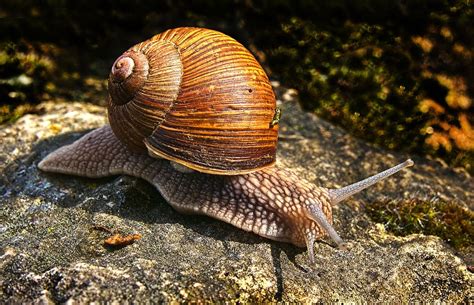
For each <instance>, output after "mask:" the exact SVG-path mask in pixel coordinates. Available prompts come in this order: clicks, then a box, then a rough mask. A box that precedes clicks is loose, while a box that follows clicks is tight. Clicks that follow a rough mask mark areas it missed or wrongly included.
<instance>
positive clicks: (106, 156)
mask: <svg viewBox="0 0 474 305" xmlns="http://www.w3.org/2000/svg"><path fill="white" fill-rule="evenodd" d="M214 45H217V47H216V48H217V51H216V49H215V48H213V46H214ZM154 47H159V48H164V51H159V50H161V49H159V50H158V51H156V50H155V51H153V52H152V49H153V48H154ZM157 52H158V54H159V55H161V56H156V53H157ZM187 52H188V53H189V54H188V55H186V54H187ZM195 54H198V55H199V56H201V57H199V56H198V55H195ZM167 56H168V57H171V58H173V60H174V59H176V58H177V59H180V60H182V62H180V63H176V62H172V63H171V64H170V66H166V63H162V62H161V63H159V64H156V62H155V61H153V59H154V58H156V57H167ZM186 56H191V58H194V59H193V60H188V61H186ZM144 58H145V59H147V58H148V59H149V61H146V62H145V63H143V62H136V60H143V59H144ZM150 58H151V59H150ZM183 58H184V59H183ZM196 58H197V59H196ZM241 58H243V59H241ZM167 60H168V59H167ZM199 60H201V61H204V63H202V64H200V63H199ZM164 64H165V66H163V65H164ZM206 65H208V66H209V65H210V66H209V67H207V66H206ZM203 67H204V68H203ZM147 69H148V70H147ZM153 69H159V71H164V72H163V73H158V72H156V71H155V70H153ZM195 69H198V70H199V69H203V71H204V72H199V71H198V72H195ZM136 73H138V76H137V77H136V76H135V74H136ZM189 73H191V77H188V75H187V74H189ZM156 75H158V76H156ZM163 75H164V76H167V77H169V76H170V75H171V80H170V81H168V80H166V81H165V80H163V77H164V76H163ZM153 77H157V78H158V80H153ZM196 78H199V79H198V80H196ZM150 79H152V80H150ZM223 79H224V80H223ZM137 84H138V85H139V86H141V87H139V88H138V89H137V88H134V87H133V86H136V85H137ZM175 84H178V85H179V86H181V88H180V89H179V90H177V89H175V88H174V87H173V86H174V85H175ZM203 84H204V85H203ZM156 86H163V87H164V89H159V87H156ZM130 88H132V89H133V90H132V91H133V92H131V93H130V92H128V91H126V90H129V89H130ZM154 88H155V89H154ZM240 89H242V90H240ZM243 91H245V92H244V93H243ZM109 92H110V96H111V101H110V102H109V121H110V124H111V125H110V126H109V125H106V126H104V127H101V128H99V129H96V130H94V131H92V132H90V133H88V134H86V135H85V136H83V137H82V138H80V139H79V140H77V141H76V142H74V143H72V144H70V145H67V146H64V147H61V148H59V149H58V150H56V151H54V152H52V153H50V154H49V155H48V156H47V157H46V158H44V159H43V160H42V161H41V162H40V163H39V164H38V167H39V168H40V169H41V170H43V171H46V172H56V173H63V174H70V175H77V176H84V177H90V178H98V177H104V176H110V175H119V174H127V175H131V176H135V177H140V178H143V179H145V180H147V181H148V182H150V183H152V184H153V185H154V186H155V187H156V188H157V189H158V190H159V192H160V193H161V194H162V196H163V197H164V198H165V199H166V200H167V202H169V204H170V205H171V206H172V207H173V208H174V209H176V210H177V211H179V212H183V213H188V214H203V215H208V216H210V217H213V218H216V219H219V220H222V221H225V222H228V223H230V224H232V225H234V226H236V227H238V228H241V229H244V230H246V231H251V232H254V233H255V234H258V235H260V236H263V237H265V238H269V239H273V240H277V241H283V242H289V243H292V244H294V245H296V246H299V247H307V248H308V255H309V259H310V261H313V257H314V254H313V244H314V242H315V240H316V239H319V238H321V237H323V236H325V235H329V237H330V238H331V239H332V240H333V241H334V242H335V243H336V244H337V245H339V246H342V245H343V244H344V243H343V241H342V239H341V238H340V237H339V235H338V234H337V233H336V231H335V230H334V228H333V227H332V206H333V205H334V204H336V203H338V202H340V201H342V200H344V199H345V198H347V197H349V196H351V195H352V194H354V193H357V192H359V191H361V190H363V189H365V188H367V187H368V186H370V185H372V184H374V183H376V182H378V181H380V180H382V179H384V178H386V177H388V176H390V175H392V174H394V173H396V172H397V171H399V170H401V169H403V168H405V167H407V166H411V165H413V162H412V161H411V160H407V161H405V162H404V163H402V164H399V165H397V166H395V167H393V168H391V169H389V170H386V171H384V172H382V173H379V174H377V175H375V176H373V177H370V178H368V179H365V180H363V181H361V182H358V183H355V184H353V185H350V186H347V187H344V188H341V189H327V188H322V187H317V186H314V185H313V184H311V183H310V182H308V181H306V180H304V179H301V178H298V177H297V176H296V175H295V174H294V173H292V172H291V170H288V169H283V168H279V167H278V166H276V165H274V162H275V150H276V140H277V134H278V129H277V127H278V126H277V125H278V119H276V118H275V117H276V116H277V115H278V114H279V110H278V109H277V108H276V106H275V100H274V95H273V92H272V91H271V86H270V84H269V82H268V78H267V77H266V75H265V73H264V72H263V69H261V67H260V66H259V65H258V63H257V62H256V61H255V59H254V58H253V56H251V54H250V53H249V52H248V51H246V49H245V48H243V47H242V46H241V45H240V44H238V43H237V42H236V41H235V40H232V39H231V38H229V37H228V36H226V35H224V34H221V33H219V32H215V31H211V30H206V29H197V28H178V29H173V30H169V31H166V32H164V33H162V34H160V35H157V36H155V37H153V38H152V39H150V40H148V41H145V42H143V43H140V44H138V45H136V46H134V47H132V48H131V49H130V50H128V51H127V52H125V53H124V55H122V56H120V57H119V58H118V59H117V61H116V62H115V63H114V65H113V68H112V72H111V76H110V78H109ZM210 92H211V94H210ZM146 94H151V97H150V98H149V99H147V98H145V97H144V96H146ZM193 94H194V95H195V96H193ZM249 94H250V95H249ZM216 96H217V99H214V97H216ZM115 99H119V100H118V101H116V100H115ZM167 100H171V104H170V105H169V104H167V103H166V101H167ZM234 102H235V104H232V103H234ZM193 103H194V104H193ZM155 104H156V105H158V108H159V109H158V110H157V113H158V114H157V115H155V114H154V113H152V111H153V110H152V107H153V106H154V105H155ZM128 111H130V113H128ZM213 111H216V112H217V114H214V112H213ZM133 113H134V114H137V113H138V114H137V116H136V117H131V116H132V114H133ZM203 115H209V116H210V118H209V119H207V118H203ZM125 119H129V120H132V122H131V123H130V122H125V121H124V120H125ZM140 120H142V121H143V122H142V121H140ZM233 120H237V122H236V123H233ZM178 121H182V122H183V124H184V127H183V126H176V123H177V122H178ZM190 124H197V125H198V126H197V127H196V128H191V125H190ZM140 128H143V129H140ZM172 131H173V132H177V136H176V138H170V136H169V133H170V132H172ZM136 136H138V138H136ZM124 137H125V139H124ZM130 137H133V138H132V139H131V138H130ZM193 141H196V142H193ZM234 142H236V143H235V144H234ZM254 142H255V144H254ZM218 145H222V146H223V148H221V147H220V146H218ZM188 146H189V151H186V150H185V149H184V148H186V147H188ZM232 153H235V154H236V155H232ZM252 158H253V159H252Z"/></svg>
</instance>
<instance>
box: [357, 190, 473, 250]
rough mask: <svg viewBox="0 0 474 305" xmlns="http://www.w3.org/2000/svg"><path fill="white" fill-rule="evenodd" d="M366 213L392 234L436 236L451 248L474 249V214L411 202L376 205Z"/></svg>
mask: <svg viewBox="0 0 474 305" xmlns="http://www.w3.org/2000/svg"><path fill="white" fill-rule="evenodd" d="M366 211H367V214H368V215H369V216H370V218H371V219H372V220H374V221H376V222H379V223H382V224H384V225H385V228H386V229H387V230H388V231H389V232H392V233H394V234H395V235H399V236H405V235H408V234H412V233H422V234H426V235H436V236H439V237H440V238H442V239H443V240H445V241H446V242H447V243H448V244H450V245H452V246H453V247H455V248H457V249H460V248H465V247H470V246H474V212H473V211H470V210H468V209H465V208H462V207H461V206H459V205H457V204H454V203H448V202H444V201H430V200H421V199H410V200H401V201H388V202H375V203H373V204H371V205H369V206H367V207H366Z"/></svg>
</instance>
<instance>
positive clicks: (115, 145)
mask: <svg viewBox="0 0 474 305" xmlns="http://www.w3.org/2000/svg"><path fill="white" fill-rule="evenodd" d="M411 165H413V162H412V161H411V160H407V161H405V162H404V163H402V164H400V165H398V166H396V167H394V168H392V169H389V170H387V171H385V172H382V173H380V174H378V175H375V176H373V177H370V178H368V179H366V180H363V181H366V182H365V184H363V185H360V183H356V184H354V185H356V186H357V190H356V189H354V187H353V186H354V185H351V186H348V187H346V188H342V189H336V190H335V189H326V188H321V187H316V186H314V185H313V184H311V183H310V182H308V181H306V180H304V179H301V178H298V177H297V176H296V175H295V174H294V173H292V172H291V171H290V170H287V169H282V168H278V167H277V166H275V167H272V168H267V169H263V170H260V171H257V172H253V173H249V174H243V175H235V176H220V175H211V174H204V173H199V172H193V173H182V172H180V171H178V170H175V169H174V167H173V166H172V165H171V163H170V162H169V161H168V160H165V159H156V158H152V157H150V156H148V155H147V154H146V153H137V152H133V151H131V150H130V149H129V148H128V147H127V146H126V145H125V144H123V143H122V142H121V141H120V140H119V139H118V138H117V137H116V136H115V135H114V133H113V132H112V130H111V128H110V126H108V125H106V126H104V127H101V128H98V129H96V130H93V131H91V132H90V133H88V134H86V135H85V136H83V137H82V138H80V139H79V140H77V141H76V142H74V143H72V144H70V145H66V146H63V147H61V148H59V149H57V150H56V151H54V152H52V153H50V154H49V155H48V156H46V158H44V159H43V160H42V161H41V162H40V163H39V164H38V167H39V168H40V169H41V170H42V171H46V172H55V173H62V174H69V175H76V176H83V177H89V178H100V177H106V176H112V175H119V174H126V175H130V176H134V177H139V178H142V179H145V180H147V181H148V182H150V183H151V184H153V185H154V186H155V187H156V188H157V189H158V190H159V192H160V193H161V194H162V195H163V197H164V198H165V200H166V201H167V202H169V204H170V205H171V206H172V207H173V208H174V209H176V210H177V211H179V212H182V213H186V214H203V215H208V216H210V217H213V218H216V219H219V220H222V221H225V222H227V223H230V224H232V225H234V226H236V227H238V228H241V229H244V230H246V231H251V232H254V233H256V234H258V235H260V236H263V237H266V238H269V239H273V240H277V241H283V242H289V243H292V244H294V245H296V246H299V247H307V248H308V255H309V259H310V261H311V262H313V260H314V253H313V244H314V242H315V240H316V239H319V238H321V237H323V236H325V235H326V234H327V235H329V237H331V239H332V240H333V241H334V242H335V243H336V244H337V245H339V246H341V245H343V241H342V239H341V238H340V237H339V236H338V234H337V233H336V231H335V230H334V228H333V227H332V205H333V204H334V203H337V202H339V201H341V200H343V199H345V198H347V197H348V196H350V195H352V194H353V193H354V192H356V191H360V190H362V189H364V188H366V187H368V186H370V185H372V184H374V183H376V182H377V181H380V180H381V179H384V178H386V177H388V176H389V175H392V174H394V173H395V172H397V171H399V170H400V169H401V168H404V167H407V166H411ZM374 177H375V178H374ZM363 181H362V182H363ZM357 184H359V185H357Z"/></svg>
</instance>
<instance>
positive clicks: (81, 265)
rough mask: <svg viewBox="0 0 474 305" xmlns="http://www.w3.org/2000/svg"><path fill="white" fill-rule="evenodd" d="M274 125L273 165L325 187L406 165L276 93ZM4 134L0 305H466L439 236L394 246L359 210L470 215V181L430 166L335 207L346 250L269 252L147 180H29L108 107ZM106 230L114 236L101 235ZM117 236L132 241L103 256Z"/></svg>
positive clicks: (462, 270)
mask: <svg viewBox="0 0 474 305" xmlns="http://www.w3.org/2000/svg"><path fill="white" fill-rule="evenodd" d="M277 93H278V95H279V96H280V97H281V98H282V100H284V101H285V102H283V103H282V105H281V106H282V108H283V119H282V123H281V140H280V144H279V145H280V147H279V153H278V154H279V155H278V157H279V162H281V163H283V164H284V165H286V166H288V167H291V168H294V169H295V171H296V172H297V174H298V175H300V176H301V177H304V178H306V179H308V180H309V181H312V182H314V183H315V184H317V185H322V186H326V187H340V186H343V185H345V184H349V183H351V182H354V181H356V180H359V179H361V178H365V177H366V176H369V175H371V174H374V173H376V172H378V171H380V170H383V169H385V168H387V167H389V166H393V165H395V164H396V163H398V162H400V161H403V160H404V159H406V158H407V156H406V155H402V154H394V153H387V152H385V151H382V150H380V149H378V148H374V147H371V146H369V145H367V144H364V143H362V142H360V141H358V140H356V139H354V138H352V137H351V136H349V135H347V134H345V133H344V132H343V131H341V130H339V129H338V128H336V127H334V126H332V125H331V124H329V123H327V122H325V121H323V120H321V119H319V118H317V117H315V116H313V115H311V114H307V113H304V112H302V111H301V110H300V109H299V107H298V106H297V104H296V103H295V102H294V96H293V95H292V91H291V90H287V91H285V90H283V89H281V88H277ZM42 108H43V109H44V113H43V114H36V115H26V116H24V117H23V118H21V119H20V120H19V121H17V122H16V123H15V124H12V125H7V126H2V127H1V129H0V138H1V139H2V140H1V143H0V148H1V150H0V173H1V179H0V196H1V197H0V220H1V221H0V257H1V259H0V287H1V288H0V300H1V301H2V302H12V301H13V302H25V301H35V302H45V303H47V302H66V301H76V302H80V303H83V302H90V301H113V300H115V301H124V300H129V301H133V300H135V301H143V300H153V301H167V302H169V301H173V300H178V301H190V300H197V299H200V300H207V301H211V302H212V301H217V300H222V299H226V300H228V301H231V302H235V301H240V302H262V301H282V302H296V301H298V302H306V303H310V302H311V303H313V302H318V301H325V302H362V301H363V302H380V301H384V302H393V303H400V302H402V303H406V302H413V301H423V302H435V301H442V302H449V303H458V302H462V301H464V302H469V301H473V298H474V296H473V295H472V293H471V292H470V291H471V290H472V284H473V274H472V273H471V272H469V271H467V267H466V260H467V261H469V258H467V259H466V256H465V255H464V256H463V259H464V260H463V259H461V258H460V257H459V256H457V254H456V252H455V251H454V250H453V249H451V248H450V247H449V246H447V245H446V244H445V243H444V242H443V241H442V240H440V239H439V238H437V237H433V236H423V235H410V236H407V237H403V238H402V237H396V236H393V235H391V234H388V233H387V232H385V230H384V227H383V225H380V224H375V223H373V222H371V221H370V220H369V219H368V217H367V216H366V215H365V214H364V212H363V208H362V207H363V205H365V204H370V202H373V201H376V200H384V199H386V198H391V199H401V198H416V197H418V198H419V197H422V198H441V199H443V200H447V201H451V202H452V201H455V202H457V203H459V204H461V205H464V206H468V207H469V208H471V209H472V208H473V205H474V180H473V178H472V177H470V176H469V175H467V174H466V173H465V172H463V171H456V170H452V169H449V168H447V167H446V166H443V165H442V164H440V163H439V162H435V161H431V160H426V159H424V158H422V157H415V158H413V159H414V161H415V167H413V168H410V169H409V170H407V171H404V172H402V173H401V174H398V175H396V176H394V177H393V178H390V179H389V180H386V181H385V182H383V183H379V184H377V185H375V186H373V187H372V188H370V189H369V190H367V191H365V192H363V193H362V194H358V195H356V196H354V197H353V198H352V199H350V200H347V201H346V202H344V203H342V204H340V205H339V206H337V207H335V210H334V212H335V225H336V229H337V230H338V231H339V233H340V234H341V236H342V237H343V238H344V239H346V240H348V241H351V249H350V250H349V251H342V250H338V249H336V248H334V247H333V246H331V245H330V244H328V243H325V242H319V243H317V244H316V247H315V253H316V257H315V260H316V264H315V265H309V264H308V261H307V256H306V254H305V251H304V250H303V249H298V248H296V247H294V246H292V245H289V244H283V243H278V242H272V241H269V240H266V239H263V238H261V237H258V236H255V235H253V234H251V233H246V232H243V231H241V230H239V229H237V228H234V227H232V226H230V225H227V224H225V223H222V222H220V221H217V220H214V219H210V218H207V217H201V216H199V217H197V216H192V215H181V214H178V213H177V212H175V211H174V210H173V209H172V208H170V207H169V206H168V205H167V204H166V202H165V201H164V200H163V198H162V197H161V196H160V194H159V193H158V192H157V191H156V190H155V189H154V188H153V187H152V186H151V185H149V184H147V183H146V182H144V181H141V180H139V179H136V178H132V177H126V176H118V177H112V178H107V179H99V180H92V179H84V178H76V177H70V176H63V175H53V174H46V173H42V172H40V171H38V169H37V167H36V165H37V163H38V162H39V161H40V160H41V159H42V158H43V157H45V156H46V155H47V154H48V153H49V152H51V151H52V150H54V149H56V148H58V147H59V146H62V145H64V144H67V143H70V142H72V141H74V140H75V139H77V138H79V137H80V136H81V135H83V134H84V133H85V131H86V130H89V129H92V128H96V127H99V126H101V125H103V124H105V123H106V119H105V117H106V116H105V109H104V108H101V107H97V106H92V105H87V104H74V103H60V102H57V103H53V102H48V103H44V104H42ZM106 230H109V231H110V232H106ZM113 232H120V233H123V234H128V233H139V234H141V235H142V238H141V239H140V240H138V241H136V242H135V243H134V244H132V245H129V246H126V247H123V248H119V249H111V248H106V247H104V246H103V241H104V239H105V238H107V237H108V236H110V235H111V233H113Z"/></svg>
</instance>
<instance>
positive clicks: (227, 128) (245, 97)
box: [109, 28, 278, 175]
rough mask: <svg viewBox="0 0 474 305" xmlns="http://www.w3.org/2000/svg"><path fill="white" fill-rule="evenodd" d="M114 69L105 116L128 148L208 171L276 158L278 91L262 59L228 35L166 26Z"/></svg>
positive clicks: (249, 167)
mask: <svg viewBox="0 0 474 305" xmlns="http://www.w3.org/2000/svg"><path fill="white" fill-rule="evenodd" d="M143 55H144V56H143ZM124 57H127V58H126V60H124V59H121V58H124ZM128 57H130V58H132V59H133V60H134V62H135V63H134V64H132V65H131V67H130V66H128V65H129V59H128ZM144 59H146V60H145V62H142V61H143V60H144ZM119 63H120V64H119ZM113 69H115V70H113V71H112V73H111V76H110V78H109V93H110V102H109V120H110V124H111V126H112V129H113V131H114V133H115V134H116V135H117V136H118V137H119V138H120V139H121V140H123V141H124V142H125V143H126V144H127V145H128V146H129V147H131V148H132V149H134V150H140V149H145V148H146V149H148V153H149V154H150V155H153V156H156V157H162V158H166V159H169V160H172V161H175V162H178V163H180V164H182V165H185V166H187V167H190V168H192V169H195V170H198V171H201V172H206V173H212V174H225V175H234V174H241V173H248V172H252V171H255V170H258V169H261V168H264V167H267V166H270V165H272V164H273V163H274V162H275V153H276V144H277V137H278V126H277V125H275V126H273V125H272V124H271V122H272V119H273V117H274V114H275V111H276V103H275V95H274V93H273V90H272V87H271V85H270V82H269V80H268V77H267V75H266V74H265V72H264V70H263V69H262V67H261V66H260V64H259V63H258V62H257V61H256V59H255V58H254V57H253V56H252V54H251V53H250V52H249V51H248V50H247V49H245V47H243V46H242V45H241V44H240V43H238V42H237V41H235V40H234V39H232V38H230V37H229V36H227V35H224V34H222V33H220V32H216V31H213V30H208V29H201V28H177V29H172V30H168V31H166V32H163V33H161V34H159V35H156V36H154V37H153V38H151V39H149V40H147V41H145V42H142V43H140V44H137V45H135V46H134V47H132V48H131V49H130V50H128V51H127V52H125V53H124V55H122V56H121V57H119V59H117V61H116V63H114V68H113ZM127 69H128V70H127ZM132 70H133V72H132V73H131V74H130V75H128V74H129V73H127V72H128V71H132Z"/></svg>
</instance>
